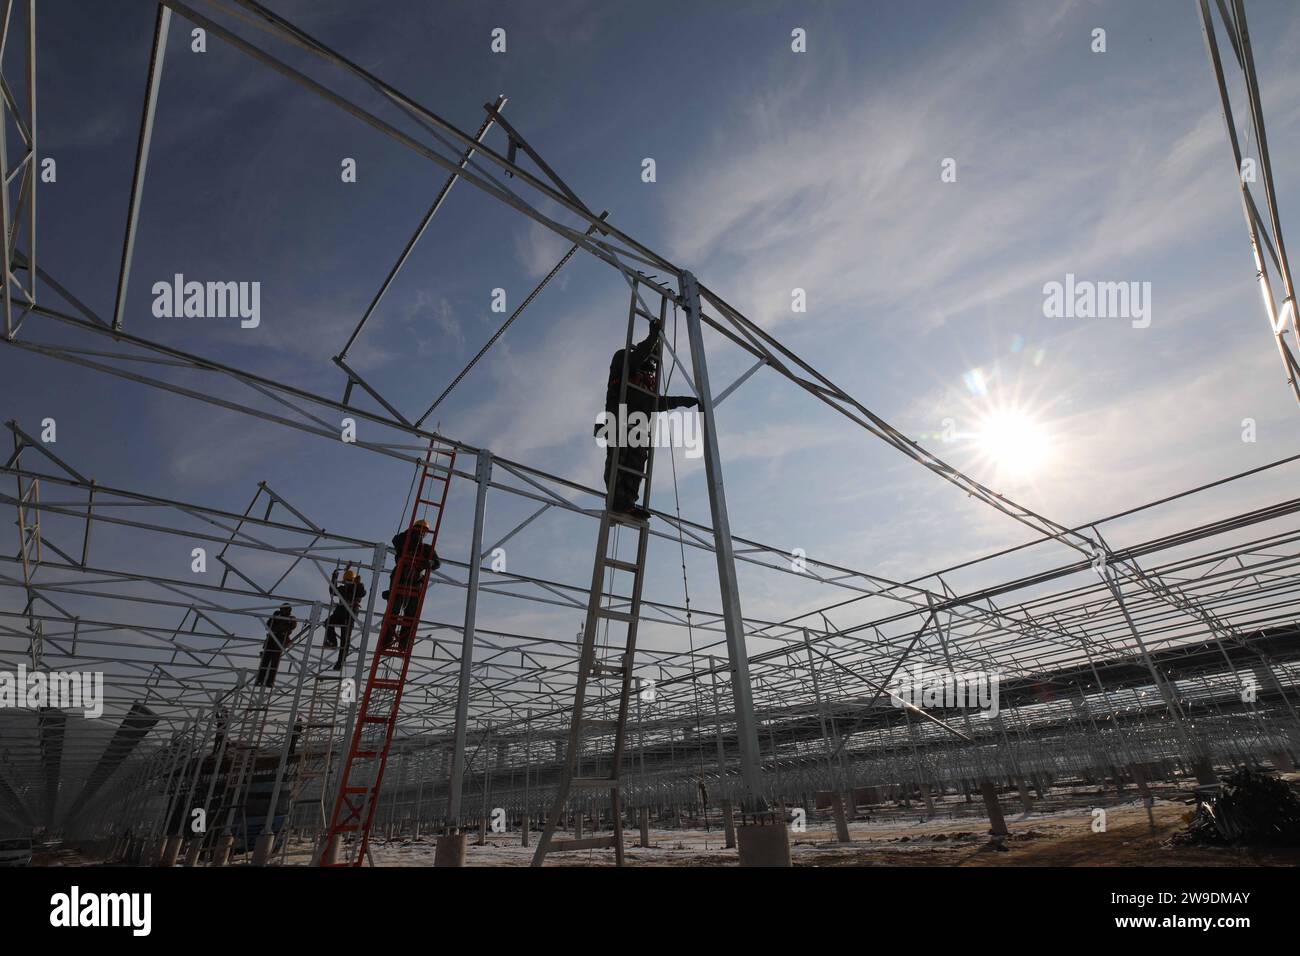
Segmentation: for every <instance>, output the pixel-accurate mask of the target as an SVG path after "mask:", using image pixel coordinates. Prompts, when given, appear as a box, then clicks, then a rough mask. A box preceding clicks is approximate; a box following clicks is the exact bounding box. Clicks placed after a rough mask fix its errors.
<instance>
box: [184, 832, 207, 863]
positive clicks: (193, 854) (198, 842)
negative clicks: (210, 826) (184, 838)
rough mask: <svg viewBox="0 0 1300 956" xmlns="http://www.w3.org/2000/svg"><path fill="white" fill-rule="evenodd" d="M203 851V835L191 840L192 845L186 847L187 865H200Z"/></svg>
mask: <svg viewBox="0 0 1300 956" xmlns="http://www.w3.org/2000/svg"><path fill="white" fill-rule="evenodd" d="M202 852H203V837H201V836H196V837H194V838H193V839H191V840H190V845H189V846H188V847H186V848H185V865H186V866H198V865H199V854H200V853H202Z"/></svg>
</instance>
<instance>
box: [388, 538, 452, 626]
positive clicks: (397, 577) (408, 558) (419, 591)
mask: <svg viewBox="0 0 1300 956" xmlns="http://www.w3.org/2000/svg"><path fill="white" fill-rule="evenodd" d="M428 533H429V522H427V521H425V520H424V519H423V518H421V519H420V520H419V521H417V522H415V524H413V525H411V526H410V527H409V528H407V529H406V530H405V531H401V532H398V533H397V534H395V535H393V551H394V553H395V554H396V555H397V563H396V564H395V565H394V566H393V570H392V571H390V572H389V573H388V590H387V591H385V592H384V595H383V597H384V600H385V601H387V600H388V599H389V595H393V599H392V602H391V603H390V605H389V608H390V610H391V612H392V613H390V614H388V615H386V616H385V628H384V631H385V632H384V633H383V634H381V635H380V638H379V642H380V646H381V647H389V646H391V645H392V644H393V643H394V642H396V643H397V644H398V646H399V647H401V648H402V649H403V650H405V649H406V648H407V647H408V646H409V645H410V643H411V640H412V638H414V637H415V629H416V626H417V625H418V624H419V622H418V621H410V622H408V623H406V624H402V623H400V622H401V619H403V618H408V617H414V616H415V615H416V614H417V613H418V612H419V610H420V598H421V596H422V595H423V594H424V587H425V578H426V577H427V576H428V575H429V574H430V573H432V572H433V571H437V570H438V569H439V568H440V567H442V562H441V561H440V560H438V552H436V551H435V550H434V549H433V545H432V544H429V543H428V542H426V541H425V540H424V536H425V535H426V534H428Z"/></svg>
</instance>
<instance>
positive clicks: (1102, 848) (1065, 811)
mask: <svg viewBox="0 0 1300 956" xmlns="http://www.w3.org/2000/svg"><path fill="white" fill-rule="evenodd" d="M1189 799H1190V792H1189V791H1186V790H1184V789H1180V788H1172V787H1170V788H1165V789H1164V790H1163V791H1162V792H1161V794H1160V796H1158V797H1157V799H1156V801H1155V804H1154V806H1153V808H1152V816H1153V817H1154V820H1155V828H1154V829H1152V827H1151V824H1150V823H1149V822H1148V818H1147V812H1146V808H1145V807H1144V806H1143V804H1142V801H1141V800H1140V799H1138V798H1137V796H1136V794H1135V793H1133V791H1131V790H1130V791H1129V792H1128V793H1127V794H1126V795H1116V794H1114V793H1113V792H1111V793H1108V794H1103V793H1098V792H1096V791H1095V790H1094V791H1091V792H1081V791H1074V792H1066V793H1058V794H1056V795H1050V794H1049V796H1048V799H1046V800H1044V801H1042V802H1041V804H1040V806H1039V807H1035V808H1034V809H1032V810H1031V812H1030V813H1028V814H1021V815H1017V816H1011V815H1010V814H1009V813H1008V816H1007V826H1008V829H1009V830H1010V831H1011V835H1010V837H1009V838H1007V840H1006V841H1005V842H1004V844H1003V845H1004V846H1005V849H1004V850H998V849H996V848H994V847H993V846H992V845H990V843H989V837H988V822H987V820H986V819H985V818H984V817H983V816H982V815H978V813H977V809H978V806H977V805H976V806H971V805H966V804H964V803H962V802H959V801H958V800H957V798H954V797H948V798H947V801H946V803H944V802H941V803H940V804H939V806H938V807H937V808H936V810H937V812H936V814H935V817H934V818H932V819H930V820H927V821H922V819H921V818H920V817H919V816H918V815H917V810H916V808H910V809H908V810H899V809H896V808H890V809H889V810H886V811H876V812H875V813H873V816H872V820H871V821H870V822H868V821H866V820H864V819H858V820H855V821H854V822H852V823H851V824H850V825H849V834H850V836H851V837H852V842H851V843H848V844H840V843H836V842H835V841H834V836H835V834H834V829H833V826H832V825H831V824H830V822H829V821H827V820H820V819H818V820H814V821H810V822H809V825H808V828H807V831H806V832H803V833H796V832H793V831H792V832H791V834H790V838H791V858H792V860H793V862H794V865H795V866H952V867H973V866H1189V867H1206V866H1297V865H1300V848H1289V849H1269V848H1249V847H1187V846H1173V845H1171V844H1170V838H1171V837H1172V836H1173V835H1174V833H1176V832H1177V831H1179V830H1181V829H1183V827H1184V826H1185V825H1186V820H1185V817H1186V815H1187V814H1188V813H1189V811H1190V810H1191V805H1190V803H1189V802H1188V801H1189ZM1098 807H1100V808H1104V809H1105V814H1106V816H1105V828H1104V829H1101V828H1100V827H1098V828H1097V829H1094V826H1095V823H1096V821H1097V818H1096V816H1095V815H1094V809H1095V808H1098ZM1006 811H1007V807H1006V802H1005V799H1004V812H1006ZM626 837H627V842H628V848H627V850H626V851H625V854H626V860H627V862H628V863H629V864H631V865H641V866H688V867H700V866H736V865H738V864H739V860H738V857H737V853H736V851H735V850H734V849H731V850H728V849H725V848H724V846H723V843H724V841H723V839H722V833H721V832H720V830H719V829H718V828H716V827H714V828H713V829H711V830H704V829H686V830H675V829H652V830H651V831H650V842H651V846H650V847H649V848H641V847H638V846H635V845H634V844H635V843H636V838H637V834H636V831H635V830H631V831H628V832H627V833H626ZM534 843H535V837H534ZM373 852H374V857H375V862H376V864H378V865H379V866H427V865H430V864H431V863H432V862H433V842H432V840H431V839H430V840H426V839H424V838H421V839H419V840H409V839H408V840H393V841H391V842H388V843H378V844H374V849H373ZM294 856H295V854H294V853H293V852H292V851H291V853H290V860H291V862H293V861H294ZM531 858H532V848H531V847H530V848H524V847H523V846H521V845H520V841H519V835H518V834H517V833H511V834H501V835H499V836H492V837H491V838H490V839H488V840H487V841H486V843H485V844H484V845H481V846H480V845H477V844H476V843H475V841H474V840H473V839H471V840H470V846H469V847H468V860H467V863H468V865H469V866H526V865H528V864H529V862H530V861H531ZM613 861H614V852H613V850H608V849H607V850H582V851H578V852H570V853H565V854H556V855H554V856H552V857H550V858H548V861H547V865H548V866H549V865H567V866H608V865H612V864H613Z"/></svg>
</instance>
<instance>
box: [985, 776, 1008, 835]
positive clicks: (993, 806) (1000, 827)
mask: <svg viewBox="0 0 1300 956" xmlns="http://www.w3.org/2000/svg"><path fill="white" fill-rule="evenodd" d="M980 795H981V796H982V797H983V798H984V809H985V811H987V812H988V815H989V833H991V834H992V835H993V836H995V837H1004V836H1006V835H1007V833H1008V832H1009V831H1008V830H1007V821H1006V820H1005V819H1004V818H1003V816H1002V805H1001V804H999V803H998V792H997V790H995V789H994V787H993V781H992V780H981V781H980Z"/></svg>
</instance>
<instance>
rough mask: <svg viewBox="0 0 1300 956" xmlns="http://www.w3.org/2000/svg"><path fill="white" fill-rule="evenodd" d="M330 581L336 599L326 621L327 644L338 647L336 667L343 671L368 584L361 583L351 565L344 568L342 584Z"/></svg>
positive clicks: (359, 577) (337, 669) (359, 576)
mask: <svg viewBox="0 0 1300 956" xmlns="http://www.w3.org/2000/svg"><path fill="white" fill-rule="evenodd" d="M337 573H338V572H337V571H336V572H335V574H337ZM330 583H331V585H333V586H332V588H331V589H332V590H333V591H334V593H335V595H336V599H335V602H334V607H333V608H331V609H330V616H329V618H328V619H327V620H326V622H325V646H326V647H338V649H339V659H338V663H337V664H335V665H334V669H335V670H336V671H341V670H342V669H343V662H344V661H345V660H346V659H347V656H348V649H349V648H350V647H351V645H352V625H353V624H354V623H355V622H356V619H357V610H358V609H359V608H360V607H361V599H362V598H364V597H365V596H366V586H365V585H364V584H362V583H361V575H359V574H357V572H356V571H354V570H352V568H350V567H349V568H347V569H345V570H344V572H343V581H342V583H341V584H337V585H335V582H333V581H331V582H330ZM340 638H341V640H340Z"/></svg>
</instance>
